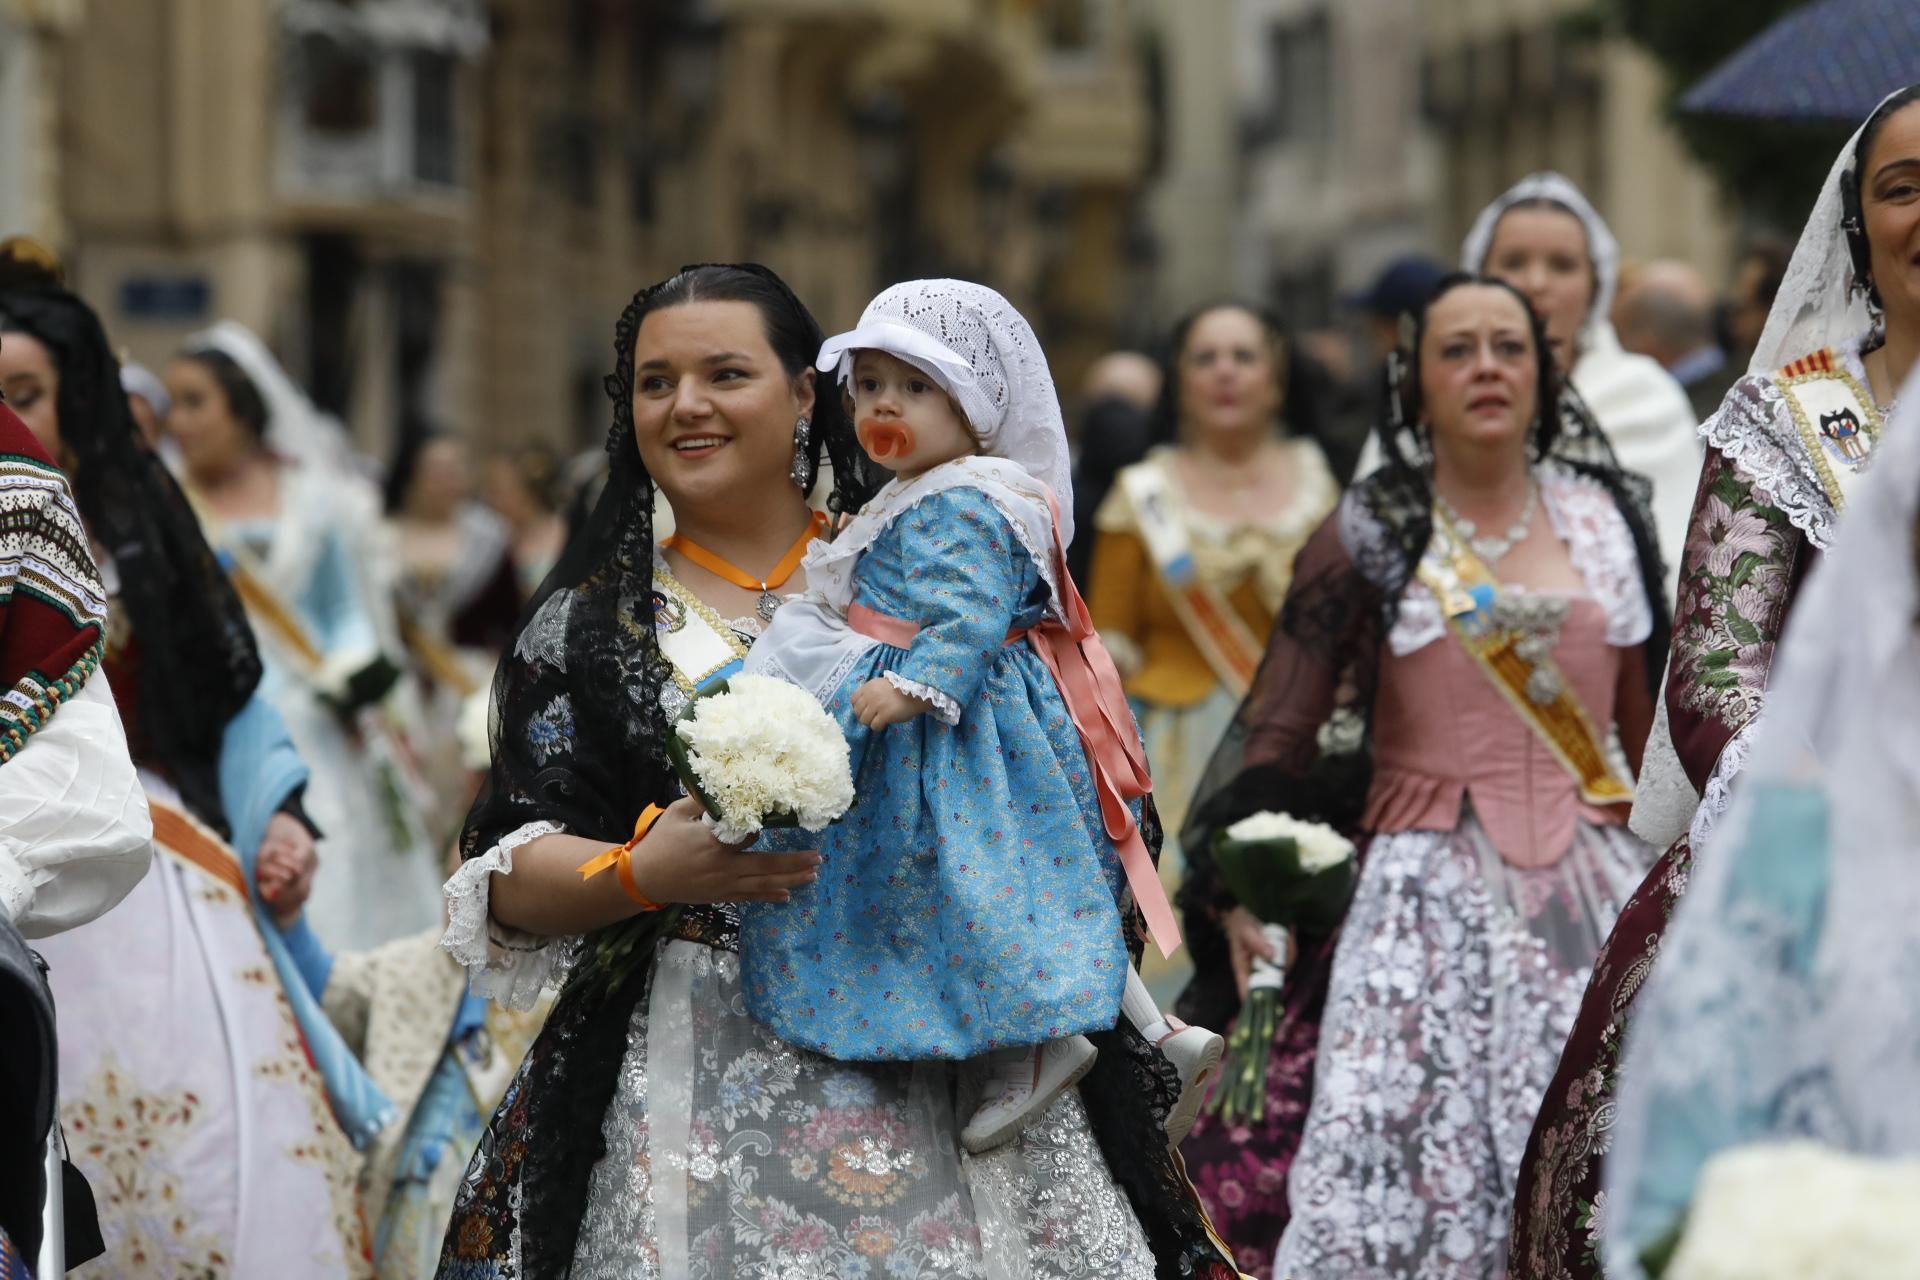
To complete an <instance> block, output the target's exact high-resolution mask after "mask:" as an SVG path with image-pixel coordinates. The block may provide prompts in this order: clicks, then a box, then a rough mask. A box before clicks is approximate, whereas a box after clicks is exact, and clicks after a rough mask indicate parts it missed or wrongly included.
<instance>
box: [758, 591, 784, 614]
mask: <svg viewBox="0 0 1920 1280" xmlns="http://www.w3.org/2000/svg"><path fill="white" fill-rule="evenodd" d="M779 607H780V597H778V596H776V595H774V594H773V592H771V591H766V590H763V591H761V592H760V619H761V621H763V622H772V621H773V614H774V610H776V609H778V608H779Z"/></svg>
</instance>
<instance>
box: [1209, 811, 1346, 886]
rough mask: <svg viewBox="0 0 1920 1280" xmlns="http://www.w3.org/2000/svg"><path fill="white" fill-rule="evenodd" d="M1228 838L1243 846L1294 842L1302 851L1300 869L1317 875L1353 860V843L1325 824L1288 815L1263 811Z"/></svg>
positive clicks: (1234, 828) (1229, 830) (1241, 823)
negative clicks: (1258, 842) (1281, 841)
mask: <svg viewBox="0 0 1920 1280" xmlns="http://www.w3.org/2000/svg"><path fill="white" fill-rule="evenodd" d="M1226 834H1227V839H1229V840H1233V841H1237V842H1239V843H1242V844H1252V843H1255V842H1257V841H1261V840H1291V841H1293V842H1294V845H1295V846H1296V847H1297V848H1298V849H1299V850H1300V869H1301V870H1302V871H1305V872H1308V873H1310V874H1311V873H1313V872H1317V871H1325V870H1326V869H1327V868H1328V867H1337V866H1339V865H1340V864H1341V863H1343V862H1345V861H1346V860H1347V859H1349V858H1351V857H1353V841H1351V840H1349V839H1347V838H1346V837H1345V836H1343V835H1341V834H1340V833H1339V832H1338V831H1335V830H1334V829H1333V828H1332V827H1330V826H1328V825H1327V824H1326V823H1324V822H1302V821H1300V820H1299V819H1298V818H1290V817H1288V816H1287V815H1286V814H1284V813H1272V812H1268V811H1264V810H1263V811H1262V812H1260V813H1256V814H1254V815H1253V816H1252V817H1248V818H1242V819H1240V821H1238V822H1236V823H1234V824H1233V825H1232V826H1230V827H1228V828H1227V833H1226Z"/></svg>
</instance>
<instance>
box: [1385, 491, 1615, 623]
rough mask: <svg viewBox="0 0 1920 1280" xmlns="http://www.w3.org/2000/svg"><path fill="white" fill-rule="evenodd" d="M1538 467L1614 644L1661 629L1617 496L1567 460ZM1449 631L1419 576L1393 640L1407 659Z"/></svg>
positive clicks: (1551, 517)
mask: <svg viewBox="0 0 1920 1280" xmlns="http://www.w3.org/2000/svg"><path fill="white" fill-rule="evenodd" d="M1534 474H1535V475H1536V476H1537V477H1538V478H1539V481H1540V503H1541V505H1542V506H1543V507H1545V508H1546V512H1547V519H1548V521H1549V522H1550V523H1551V524H1552V525H1553V531H1554V532H1555V533H1557V534H1558V535H1560V540H1561V541H1562V542H1564V543H1566V545H1567V557H1568V558H1569V559H1570V560H1572V561H1573V567H1574V568H1575V569H1576V570H1578V571H1579V574H1580V578H1581V580H1582V581H1583V582H1585V583H1586V587H1587V591H1586V594H1587V596H1588V597H1589V598H1590V599H1592V600H1593V601H1594V602H1595V603H1597V604H1598V605H1599V606H1600V607H1601V609H1602V610H1603V611H1604V612H1605V613H1606V615H1607V643H1608V644H1610V645H1613V646H1615V647H1617V648H1626V647H1628V646H1631V645H1636V644H1641V643H1644V642H1645V641H1646V639H1647V638H1648V637H1649V636H1651V635H1652V634H1653V605H1652V602H1651V601H1649V600H1648V599H1647V590H1646V584H1645V579H1644V578H1643V577H1642V575H1641V573H1640V556H1639V553H1638V551H1637V550H1636V549H1635V548H1634V545H1633V534H1632V532H1631V531H1630V530H1629V529H1628V528H1627V522H1626V520H1625V518H1624V517H1622V516H1621V514H1620V508H1619V507H1617V506H1615V505H1614V501H1613V496H1612V495H1611V494H1609V493H1608V492H1607V491H1606V489H1604V488H1603V487H1601V486H1600V485H1599V484H1597V483H1595V482H1594V481H1592V480H1589V479H1587V478H1586V477H1584V476H1578V475H1575V474H1573V473H1572V472H1570V471H1566V470H1563V469H1561V468H1559V467H1555V466H1551V465H1547V466H1540V467H1536V468H1535V469H1534ZM1446 633H1447V619H1446V615H1445V614H1444V613H1442V612H1441V609H1440V602H1439V600H1437V599H1436V598H1435V597H1434V594H1433V592H1431V591H1429V590H1428V589H1427V587H1426V584H1425V583H1423V582H1421V581H1420V579H1419V578H1417V577H1416V578H1414V579H1413V580H1412V581H1410V582H1409V583H1408V584H1407V589H1406V590H1405V591H1404V592H1403V593H1402V594H1401V596H1400V609H1399V612H1398V614H1396V615H1395V618H1394V624H1393V630H1392V631H1391V632H1389V633H1388V635H1387V645H1388V647H1389V648H1390V649H1392V650H1393V653H1394V655H1395V656H1396V657H1402V658H1404V657H1405V656H1407V655H1408V654H1410V653H1413V652H1415V651H1417V650H1419V649H1423V648H1425V647H1426V646H1427V645H1430V644H1432V643H1433V642H1434V641H1435V640H1438V639H1440V638H1442V637H1443V636H1445V635H1446Z"/></svg>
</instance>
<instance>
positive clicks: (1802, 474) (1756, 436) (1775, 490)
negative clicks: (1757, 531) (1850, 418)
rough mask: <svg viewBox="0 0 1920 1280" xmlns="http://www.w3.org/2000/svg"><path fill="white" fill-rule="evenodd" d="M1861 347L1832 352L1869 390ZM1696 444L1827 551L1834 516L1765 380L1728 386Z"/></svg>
mask: <svg viewBox="0 0 1920 1280" xmlns="http://www.w3.org/2000/svg"><path fill="white" fill-rule="evenodd" d="M1865 342H1866V338H1865V336H1864V335H1863V336H1861V337H1858V338H1855V339H1854V340H1852V341H1851V342H1847V343H1844V344H1841V345H1839V346H1837V347H1836V348H1835V353H1836V354H1837V355H1838V356H1839V357H1840V362H1841V363H1842V364H1844V365H1845V366H1846V368H1847V372H1848V373H1850V374H1852V375H1853V377H1854V378H1855V379H1856V380H1857V381H1858V382H1859V383H1860V385H1861V386H1863V387H1865V386H1869V385H1871V384H1870V383H1869V381H1868V378H1867V368H1866V366H1865V365H1864V364H1862V363H1861V361H1860V348H1861V346H1862V345H1863V344H1864V343H1865ZM1803 354H1806V353H1803ZM1896 408H1897V405H1896V404H1888V405H1884V406H1882V407H1881V410H1880V419H1881V421H1882V422H1891V421H1892V420H1893V415H1894V412H1895V410H1896ZM1700 438H1701V439H1702V440H1705V441H1706V442H1707V443H1708V444H1710V445H1712V446H1713V447H1714V448H1716V449H1718V450H1719V451H1720V452H1721V453H1722V454H1723V455H1725V457H1726V459H1727V461H1729V462H1731V463H1733V464H1734V466H1735V467H1737V468H1738V469H1739V471H1740V473H1741V474H1742V475H1744V476H1745V477H1746V478H1747V479H1748V480H1750V481H1752V482H1753V485H1754V487H1755V488H1756V489H1758V490H1760V491H1761V493H1762V494H1763V495H1764V496H1765V497H1766V498H1767V499H1768V500H1769V501H1771V502H1772V503H1773V505H1774V506H1776V507H1779V508H1780V510H1781V512H1782V513H1784V514H1785V515H1786V517H1787V519H1788V520H1789V521H1791V522H1792V524H1793V527H1794V528H1796V529H1798V530H1800V532H1801V533H1804V534H1805V535H1806V536H1807V541H1809V542H1811V543H1812V544H1813V545H1814V546H1816V547H1818V548H1820V550H1822V551H1825V550H1828V549H1829V548H1830V547H1831V546H1832V545H1833V534H1834V527H1835V525H1836V524H1837V522H1838V520H1839V517H1840V513H1839V512H1838V511H1836V510H1835V509H1834V506H1833V502H1832V500H1831V499H1829V498H1828V497H1827V491H1826V489H1825V488H1823V487H1822V486H1821V484H1820V480H1819V477H1818V476H1817V475H1815V474H1814V471H1813V468H1812V467H1811V466H1810V465H1809V464H1808V462H1807V459H1806V445H1805V443H1804V442H1803V441H1802V440H1801V439H1800V433H1799V430H1798V429H1797V428H1796V427H1795V426H1794V423H1793V410H1792V408H1791V407H1790V406H1789V405H1788V404H1787V399H1786V393H1785V392H1784V391H1783V390H1781V388H1780V385H1779V384H1778V383H1777V382H1775V381H1774V379H1773V377H1772V375H1771V374H1748V375H1747V376H1746V377H1744V378H1742V379H1740V381H1738V382H1736V383H1734V384H1733V389H1732V390H1731V391H1729V392H1728V393H1727V397H1726V399H1725V400H1723V401H1721V402H1720V408H1719V409H1718V410H1717V411H1716V412H1715V413H1714V415H1713V416H1712V417H1711V418H1708V419H1707V420H1706V421H1705V422H1703V423H1701V424H1700Z"/></svg>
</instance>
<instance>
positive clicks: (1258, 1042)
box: [1207, 813, 1354, 1121]
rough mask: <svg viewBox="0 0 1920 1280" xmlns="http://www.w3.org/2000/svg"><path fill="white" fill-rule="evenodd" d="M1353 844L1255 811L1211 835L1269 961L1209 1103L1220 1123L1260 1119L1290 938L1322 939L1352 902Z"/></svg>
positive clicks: (1325, 830) (1217, 859) (1259, 969)
mask: <svg viewBox="0 0 1920 1280" xmlns="http://www.w3.org/2000/svg"><path fill="white" fill-rule="evenodd" d="M1353 852H1354V850H1353V842H1352V841H1351V840H1348V839H1347V838H1346V837H1345V836H1343V835H1341V834H1340V833H1339V832H1338V831H1335V830H1334V829H1333V828H1332V827H1329V826H1327V825H1325V824H1324V823H1319V822H1301V821H1299V820H1298V819H1296V818H1290V817H1288V816H1287V815H1285V814H1283V813H1256V814H1254V815H1253V816H1252V817H1250V818H1242V819H1241V820H1240V821H1239V822H1236V823H1234V824H1233V825H1232V826H1230V827H1228V828H1227V829H1226V830H1225V831H1223V832H1221V833H1220V834H1219V835H1217V836H1215V837H1214V841H1213V861H1214V866H1215V867H1216V868H1218V870H1219V872H1220V878H1221V879H1222V880H1223V881H1225V882H1226V886H1227V888H1228V889H1229V890H1230V891H1231V892H1232V893H1233V896H1234V897H1235V898H1236V899H1237V900H1238V901H1239V903H1240V905H1241V906H1243V907H1245V908H1246V909H1247V910H1248V911H1250V912H1252V913H1253V914H1254V915H1255V916H1257V917H1259V919H1260V921H1261V922H1262V924H1263V925H1264V926H1265V933H1266V936H1267V941H1268V942H1269V943H1270V944H1271V945H1272V946H1273V955H1274V958H1273V959H1272V960H1263V959H1261V958H1260V957H1258V956H1255V957H1254V960H1253V975H1252V978H1251V980H1250V981H1249V982H1248V984H1247V1003H1246V1005H1245V1006H1244V1007H1243V1008H1242V1009H1241V1010H1240V1018H1239V1021H1237V1022H1235V1023H1234V1025H1233V1034H1232V1035H1231V1036H1230V1037H1228V1040H1227V1065H1226V1070H1224V1071H1223V1072H1221V1075H1220V1083H1219V1084H1218V1085H1217V1086H1215V1088H1214V1091H1213V1096H1212V1097H1211V1098H1209V1099H1208V1100H1207V1109H1208V1110H1209V1111H1211V1112H1212V1113H1214V1114H1215V1115H1218V1116H1219V1117H1221V1119H1223V1120H1228V1121H1231V1120H1233V1119H1234V1118H1235V1117H1236V1116H1241V1117H1245V1118H1246V1119H1248V1120H1253V1121H1258V1120H1261V1119H1263V1118H1264V1117H1265V1115H1266V1110H1267V1058H1268V1055H1269V1053H1270V1052H1271V1050H1272V1046H1273V1034H1274V1031H1275V1029H1276V1028H1277V1027H1278V1025H1279V1022H1280V988H1281V986H1282V984H1283V983H1284V982H1285V981H1286V976H1287V975H1286V954H1287V933H1288V930H1290V929H1295V930H1297V929H1305V930H1307V931H1309V932H1312V933H1326V932H1329V931H1330V930H1332V929H1333V928H1334V927H1335V926H1336V925H1338V924H1339V923H1340V918H1341V916H1342V915H1343V914H1344V913H1345V912H1346V909H1347V900H1348V899H1349V898H1350V897H1352V896H1353Z"/></svg>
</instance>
